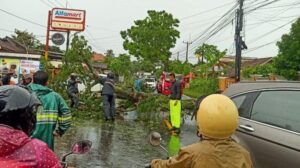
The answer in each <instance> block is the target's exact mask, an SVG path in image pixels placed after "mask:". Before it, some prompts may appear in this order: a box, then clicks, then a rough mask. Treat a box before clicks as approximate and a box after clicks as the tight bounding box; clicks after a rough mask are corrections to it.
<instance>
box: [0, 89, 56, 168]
mask: <svg viewBox="0 0 300 168" xmlns="http://www.w3.org/2000/svg"><path fill="white" fill-rule="evenodd" d="M39 105H40V101H39V100H38V99H37V98H36V97H34V96H33V95H32V94H30V92H29V91H27V90H25V89H23V88H21V87H19V86H1V87H0V167H5V168H16V167H17V168H44V167H50V168H61V164H60V162H59V160H58V158H57V157H56V155H55V154H54V153H53V152H52V151H51V150H50V149H49V148H48V146H47V144H45V143H44V142H42V141H40V140H38V139H31V138H29V137H28V135H30V133H31V131H32V130H33V128H34V126H35V123H36V110H37V109H38V106H39Z"/></svg>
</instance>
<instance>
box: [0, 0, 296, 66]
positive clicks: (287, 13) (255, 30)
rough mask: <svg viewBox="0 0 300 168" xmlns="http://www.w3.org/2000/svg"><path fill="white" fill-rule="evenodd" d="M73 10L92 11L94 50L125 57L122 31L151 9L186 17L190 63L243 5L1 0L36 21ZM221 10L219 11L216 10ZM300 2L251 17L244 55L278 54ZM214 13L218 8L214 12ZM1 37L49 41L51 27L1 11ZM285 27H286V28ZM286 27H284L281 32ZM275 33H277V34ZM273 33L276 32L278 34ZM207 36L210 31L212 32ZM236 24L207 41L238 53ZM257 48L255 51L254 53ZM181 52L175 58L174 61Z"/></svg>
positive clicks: (217, 0)
mask: <svg viewBox="0 0 300 168" xmlns="http://www.w3.org/2000/svg"><path fill="white" fill-rule="evenodd" d="M268 1H269V2H271V1H273V0H245V8H246V10H247V9H253V7H255V6H258V5H259V4H260V3H265V2H268ZM66 2H68V7H69V8H73V9H83V10H86V25H87V26H86V30H85V32H83V33H82V34H83V35H84V36H86V38H87V39H88V40H89V44H90V45H91V46H92V48H93V49H94V50H95V51H97V52H100V53H104V52H105V51H106V50H107V49H113V50H114V52H115V53H117V54H119V53H124V52H125V51H124V50H123V47H122V42H123V40H122V39H121V37H120V33H119V32H120V31H121V30H125V29H127V28H129V27H130V26H131V25H133V21H134V20H137V19H143V18H145V16H146V15H147V10H150V9H151V10H165V11H167V12H169V13H172V14H173V16H174V17H176V18H178V19H180V27H179V28H178V30H179V31H180V33H181V37H180V39H178V40H177V44H176V47H175V48H174V49H172V52H174V53H175V52H177V51H181V52H180V59H181V60H184V59H185V47H186V46H185V44H183V41H187V40H190V41H194V43H193V44H192V45H191V46H190V50H189V53H190V54H189V60H190V61H191V62H195V57H194V56H193V52H194V50H193V49H194V48H196V47H197V46H199V45H200V44H201V43H202V41H201V40H200V41H199V40H195V39H197V37H199V36H200V35H201V34H203V32H204V30H205V29H206V28H208V27H209V26H210V25H212V24H213V23H214V22H215V21H216V20H218V19H219V18H220V17H221V16H222V15H223V14H224V13H225V12H227V11H228V10H229V9H230V8H231V7H233V5H234V4H235V3H236V2H237V1H236V0H222V1H221V0H201V1H200V0H1V2H0V4H1V5H0V9H2V10H5V11H7V12H10V13H13V14H15V15H17V16H20V17H23V18H25V19H29V20H31V21H33V22H36V23H39V24H41V25H45V26H46V23H47V14H48V13H47V11H48V10H50V9H51V8H52V7H63V5H64V6H65V5H66ZM214 8H217V9H214ZM299 8H300V0H279V2H276V3H274V4H272V5H269V6H266V7H264V8H261V9H258V10H255V11H253V12H251V13H250V14H247V15H246V17H245V18H246V22H245V32H244V33H243V34H244V35H245V37H244V39H245V41H246V44H247V45H248V48H249V50H248V51H246V52H245V53H244V54H243V56H249V57H269V56H275V55H276V54H277V47H276V45H275V41H276V40H279V39H280V37H281V35H282V34H284V33H287V32H289V29H290V27H291V23H292V22H293V21H295V20H293V19H296V18H297V17H299V16H300V12H299V11H300V10H299ZM211 9H213V10H211ZM0 20H1V24H0V37H5V36H7V35H11V34H12V31H14V29H15V28H17V29H20V30H27V31H29V32H32V33H34V34H36V35H37V36H38V39H40V40H41V41H42V42H43V43H44V42H45V34H46V28H44V27H42V26H37V25H34V24H31V23H28V22H26V21H22V20H20V19H18V18H16V17H13V16H10V15H8V14H6V13H4V12H3V11H0ZM280 26H282V27H280ZM278 27H280V28H278ZM273 30H274V31H273ZM272 31H273V32H272ZM206 33H207V32H206ZM233 36H234V21H233V22H230V24H229V25H228V26H227V27H225V28H224V29H223V30H222V31H220V32H219V33H217V34H216V35H215V36H212V37H211V39H209V40H208V41H206V42H207V43H209V44H213V45H217V46H218V47H219V49H222V50H223V49H227V50H228V54H230V55H234V54H235V51H234V50H235V49H234V47H233V41H234V38H233ZM254 49H255V50H254ZM175 57H176V54H175V55H173V58H175Z"/></svg>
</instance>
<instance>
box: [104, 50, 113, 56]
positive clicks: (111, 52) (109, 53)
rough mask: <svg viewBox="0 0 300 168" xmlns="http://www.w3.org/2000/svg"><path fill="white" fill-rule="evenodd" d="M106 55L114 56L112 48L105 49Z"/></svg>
mask: <svg viewBox="0 0 300 168" xmlns="http://www.w3.org/2000/svg"><path fill="white" fill-rule="evenodd" d="M106 56H107V57H115V53H114V51H113V50H112V49H108V50H106Z"/></svg>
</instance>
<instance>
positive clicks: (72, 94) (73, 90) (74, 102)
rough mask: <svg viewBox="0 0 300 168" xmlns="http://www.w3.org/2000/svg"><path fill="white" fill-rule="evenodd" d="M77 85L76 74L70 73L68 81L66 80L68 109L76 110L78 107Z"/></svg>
mask: <svg viewBox="0 0 300 168" xmlns="http://www.w3.org/2000/svg"><path fill="white" fill-rule="evenodd" d="M78 83H80V81H79V80H77V74H75V73H71V75H70V79H69V80H68V86H67V89H68V96H69V98H70V99H71V105H70V107H71V108H73V107H75V108H78V106H79V99H78V93H79V91H78Z"/></svg>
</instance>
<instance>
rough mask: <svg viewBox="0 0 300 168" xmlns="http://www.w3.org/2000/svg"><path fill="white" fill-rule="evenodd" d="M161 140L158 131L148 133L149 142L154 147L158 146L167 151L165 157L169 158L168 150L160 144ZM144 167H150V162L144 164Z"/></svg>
mask: <svg viewBox="0 0 300 168" xmlns="http://www.w3.org/2000/svg"><path fill="white" fill-rule="evenodd" d="M161 142H162V138H161V135H160V133H158V132H152V133H150V135H149V143H150V144H151V145H152V146H154V147H158V146H159V147H160V148H161V149H163V150H164V151H165V152H166V153H167V158H169V156H170V154H169V151H168V150H167V149H166V148H165V147H163V146H162V145H161ZM145 168H151V164H149V163H148V164H145Z"/></svg>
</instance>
